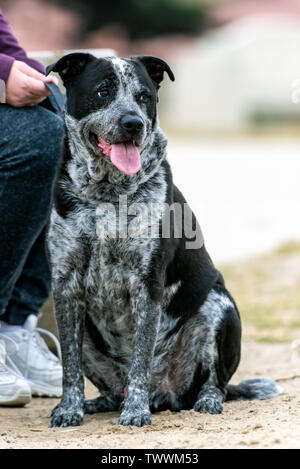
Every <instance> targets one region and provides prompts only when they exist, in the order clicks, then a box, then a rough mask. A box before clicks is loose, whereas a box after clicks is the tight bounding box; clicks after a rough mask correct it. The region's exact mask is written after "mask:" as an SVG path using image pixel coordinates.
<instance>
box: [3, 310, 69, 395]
mask: <svg viewBox="0 0 300 469" xmlns="http://www.w3.org/2000/svg"><path fill="white" fill-rule="evenodd" d="M37 321H38V318H37V316H36V315H34V314H30V315H29V316H28V318H27V319H26V321H25V324H24V326H23V327H20V326H9V325H7V324H5V323H3V322H2V323H1V336H2V337H3V339H4V340H6V339H7V338H8V339H12V340H13V341H14V342H15V343H16V344H17V350H12V348H11V345H10V342H9V340H8V341H6V351H7V354H8V356H9V359H10V361H11V362H12V364H13V367H14V368H16V369H17V370H18V371H19V372H20V373H21V374H22V375H23V377H24V378H25V379H26V381H27V382H28V383H29V385H30V388H31V393H32V395H33V396H48V397H60V396H61V395H62V366H61V364H60V360H59V359H58V358H57V357H56V356H55V355H54V354H53V353H52V352H50V350H49V349H48V347H47V345H46V343H45V341H44V340H43V339H42V337H41V336H40V334H39V333H38V332H42V333H44V334H46V335H48V336H49V337H51V338H52V340H53V341H54V342H55V344H56V347H57V351H58V354H59V357H61V353H60V346H59V343H58V340H57V339H56V337H55V336H54V335H53V334H51V332H49V331H46V330H44V329H40V328H37V327H36V326H37Z"/></svg>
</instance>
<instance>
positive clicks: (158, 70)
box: [132, 55, 175, 88]
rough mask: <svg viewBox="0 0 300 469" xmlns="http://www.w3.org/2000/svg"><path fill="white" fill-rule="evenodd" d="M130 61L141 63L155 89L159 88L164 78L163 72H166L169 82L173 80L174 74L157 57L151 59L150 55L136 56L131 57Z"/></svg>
mask: <svg viewBox="0 0 300 469" xmlns="http://www.w3.org/2000/svg"><path fill="white" fill-rule="evenodd" d="M132 59H135V60H138V61H139V62H142V64H143V65H144V66H145V68H146V70H147V72H148V74H149V75H150V77H151V79H152V81H153V82H154V84H155V85H156V87H157V88H159V85H160V83H161V82H162V80H163V78H164V72H167V74H168V75H169V78H170V80H172V81H174V80H175V77H174V74H173V72H172V70H171V69H170V67H169V65H168V64H167V63H166V62H165V61H164V60H162V59H159V58H158V57H152V56H151V55H138V56H136V57H132Z"/></svg>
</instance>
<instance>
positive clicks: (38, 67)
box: [0, 10, 58, 107]
mask: <svg viewBox="0 0 300 469" xmlns="http://www.w3.org/2000/svg"><path fill="white" fill-rule="evenodd" d="M44 74H45V68H44V66H43V65H42V64H40V63H39V62H37V61H36V60H34V59H30V58H29V57H27V54H26V52H25V50H24V49H23V48H22V47H21V46H20V45H19V43H18V41H17V39H16V38H15V36H14V35H13V33H12V31H11V29H10V27H9V25H8V23H7V20H6V18H5V16H4V15H3V13H2V11H1V10H0V103H1V102H2V103H7V104H10V105H12V106H15V107H21V106H32V105H34V104H38V103H40V102H41V101H43V100H44V99H45V98H46V97H47V96H49V94H50V92H49V90H48V89H47V88H46V87H45V86H44V83H49V82H52V83H55V84H58V81H57V79H56V78H55V77H53V76H52V77H45V75H44Z"/></svg>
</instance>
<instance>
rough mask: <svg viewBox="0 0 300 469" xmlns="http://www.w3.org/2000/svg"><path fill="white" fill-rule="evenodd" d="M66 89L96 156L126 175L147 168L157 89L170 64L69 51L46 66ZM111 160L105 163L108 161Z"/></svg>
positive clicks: (82, 134)
mask: <svg viewBox="0 0 300 469" xmlns="http://www.w3.org/2000/svg"><path fill="white" fill-rule="evenodd" d="M51 71H54V72H58V73H59V75H60V76H61V78H62V80H63V83H64V85H65V87H66V91H67V104H66V113H67V115H68V116H69V117H70V118H71V119H72V120H75V121H76V124H78V125H77V127H78V128H79V130H80V137H81V139H82V140H83V142H84V145H85V146H86V148H88V150H89V154H90V156H91V157H92V158H98V159H99V158H103V159H104V160H103V161H104V162H105V164H107V163H108V161H109V164H112V165H114V166H115V167H117V168H118V170H119V171H121V172H122V173H125V174H127V175H132V174H135V173H137V172H138V171H139V170H140V168H141V167H142V166H143V152H144V150H145V148H147V145H149V142H150V139H151V136H152V135H153V132H154V131H155V129H156V127H157V100H158V98H157V92H158V89H159V87H160V83H161V81H162V80H163V77H164V72H166V73H167V74H168V76H169V78H170V79H171V80H172V81H174V75H173V73H172V71H171V69H170V67H169V66H168V64H167V63H166V62H164V61H163V60H161V59H159V58H156V57H150V56H137V57H131V58H130V59H124V58H116V57H106V58H101V59H97V58H96V57H94V56H93V55H91V54H86V53H73V54H68V55H66V56H64V57H62V58H61V59H59V60H58V61H57V62H56V63H54V64H52V65H49V66H48V67H47V74H48V73H50V72H51ZM105 160H106V161H105Z"/></svg>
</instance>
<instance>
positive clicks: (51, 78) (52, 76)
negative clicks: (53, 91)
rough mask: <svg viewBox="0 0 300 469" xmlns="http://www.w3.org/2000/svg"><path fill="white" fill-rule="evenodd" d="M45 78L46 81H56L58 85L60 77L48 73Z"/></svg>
mask: <svg viewBox="0 0 300 469" xmlns="http://www.w3.org/2000/svg"><path fill="white" fill-rule="evenodd" d="M44 78H45V79H44V80H43V81H44V83H54V84H55V85H56V86H58V78H57V77H55V76H54V75H48V76H47V77H44Z"/></svg>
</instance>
